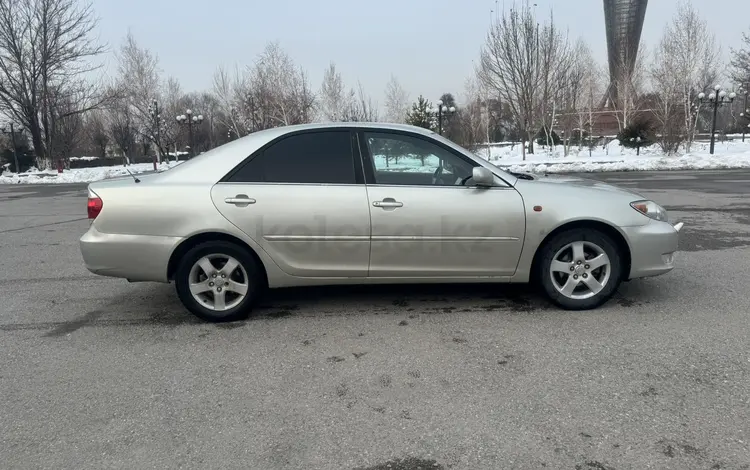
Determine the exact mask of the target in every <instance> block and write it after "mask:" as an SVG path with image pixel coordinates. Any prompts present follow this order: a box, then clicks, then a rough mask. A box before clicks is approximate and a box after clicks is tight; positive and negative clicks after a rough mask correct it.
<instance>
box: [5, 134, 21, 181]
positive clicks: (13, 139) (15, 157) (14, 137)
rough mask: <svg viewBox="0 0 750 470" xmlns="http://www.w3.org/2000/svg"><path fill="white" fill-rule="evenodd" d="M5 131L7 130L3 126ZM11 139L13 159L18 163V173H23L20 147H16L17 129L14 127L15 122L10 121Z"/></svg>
mask: <svg viewBox="0 0 750 470" xmlns="http://www.w3.org/2000/svg"><path fill="white" fill-rule="evenodd" d="M2 131H3V133H6V132H7V131H6V130H5V128H4V127H3V129H2ZM10 141H11V143H12V144H13V160H14V161H15V163H16V174H18V173H21V167H20V166H19V165H18V148H17V147H16V131H15V129H13V123H12V122H11V123H10Z"/></svg>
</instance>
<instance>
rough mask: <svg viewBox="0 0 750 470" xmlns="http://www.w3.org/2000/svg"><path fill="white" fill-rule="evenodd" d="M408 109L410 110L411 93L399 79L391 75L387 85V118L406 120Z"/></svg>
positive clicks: (388, 119) (392, 120)
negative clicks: (407, 91)
mask: <svg viewBox="0 0 750 470" xmlns="http://www.w3.org/2000/svg"><path fill="white" fill-rule="evenodd" d="M407 111H409V94H408V93H406V90H404V88H403V87H402V86H401V83H399V81H398V79H397V78H396V77H395V76H394V75H391V78H390V80H388V84H387V85H386V86H385V120H386V121H387V122H395V123H403V122H406V113H407Z"/></svg>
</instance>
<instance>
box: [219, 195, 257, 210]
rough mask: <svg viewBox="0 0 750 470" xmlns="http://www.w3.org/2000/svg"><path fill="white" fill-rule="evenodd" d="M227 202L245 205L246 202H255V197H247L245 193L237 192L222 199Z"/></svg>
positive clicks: (240, 205)
mask: <svg viewBox="0 0 750 470" xmlns="http://www.w3.org/2000/svg"><path fill="white" fill-rule="evenodd" d="M224 202H226V203H227V204H234V205H235V206H239V207H245V206H247V205H248V204H255V199H253V198H251V197H247V194H238V195H236V196H235V197H228V198H225V199H224Z"/></svg>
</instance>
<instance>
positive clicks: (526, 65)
mask: <svg viewBox="0 0 750 470" xmlns="http://www.w3.org/2000/svg"><path fill="white" fill-rule="evenodd" d="M566 51H567V39H566V38H564V37H563V35H562V34H561V32H560V31H559V30H558V29H557V28H556V27H555V24H554V21H553V19H552V16H551V15H550V21H549V22H548V23H546V24H544V25H541V26H540V25H539V23H537V19H536V17H535V16H534V14H533V12H532V10H531V9H530V8H529V7H528V6H524V7H522V8H521V9H520V10H515V9H514V10H511V11H510V12H508V13H503V15H502V17H501V18H500V19H499V20H498V22H497V23H495V24H493V26H492V28H491V29H490V32H489V34H488V36H487V40H486V43H485V46H484V47H483V49H482V53H481V65H480V66H479V68H478V70H477V73H478V76H479V78H480V79H481V81H482V82H483V84H484V86H486V87H487V88H488V89H489V90H491V93H492V94H494V95H496V96H498V97H499V98H500V100H501V101H502V102H503V103H505V104H507V105H508V106H509V107H510V110H511V112H512V114H513V117H514V118H515V120H516V123H517V127H518V129H519V130H520V132H521V134H522V135H523V136H524V139H525V140H528V142H529V151H530V152H533V149H534V147H533V140H534V135H535V134H536V130H537V129H538V127H537V126H538V124H540V123H543V122H544V120H546V119H547V117H548V109H549V107H550V105H551V104H552V100H551V99H550V98H551V97H552V96H554V95H555V87H557V86H559V82H557V78H558V76H559V75H558V74H559V72H560V70H562V63H564V61H565V56H566ZM523 158H524V159H526V150H525V146H524V147H523Z"/></svg>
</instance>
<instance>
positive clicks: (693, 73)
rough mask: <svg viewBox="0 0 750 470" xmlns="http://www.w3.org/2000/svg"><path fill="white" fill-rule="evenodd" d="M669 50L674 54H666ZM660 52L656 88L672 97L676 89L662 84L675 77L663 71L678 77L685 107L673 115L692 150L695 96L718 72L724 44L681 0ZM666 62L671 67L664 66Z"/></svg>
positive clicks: (692, 8)
mask: <svg viewBox="0 0 750 470" xmlns="http://www.w3.org/2000/svg"><path fill="white" fill-rule="evenodd" d="M667 54H669V55H670V56H671V57H665V56H666V55H667ZM657 55H658V56H659V57H658V58H657V59H656V61H655V64H656V76H655V77H654V79H655V81H656V83H655V85H656V91H657V92H658V93H659V94H664V95H665V98H664V99H673V98H674V97H673V96H669V95H670V94H672V93H674V90H672V89H671V88H667V89H662V86H667V85H669V82H671V80H672V79H669V78H667V77H665V76H664V74H666V73H669V74H670V75H671V76H672V77H674V78H673V79H674V80H676V84H675V86H676V87H677V93H678V95H679V100H680V106H681V108H682V110H681V112H680V113H679V116H673V117H677V118H679V119H681V120H682V126H681V128H682V131H681V132H683V133H685V135H686V139H685V145H686V151H688V152H689V151H690V146H691V144H692V142H693V139H694V138H695V132H696V127H697V120H696V119H695V117H696V115H697V113H695V112H694V111H695V110H694V108H693V107H694V103H695V101H696V100H695V98H696V96H697V94H698V93H699V92H700V91H702V90H704V89H705V88H706V87H708V86H710V85H711V84H712V83H713V80H715V79H716V77H717V76H718V69H719V66H720V59H719V58H720V56H721V48H720V47H719V45H718V44H717V42H716V37H715V35H714V34H713V33H712V32H711V31H710V29H709V27H708V24H707V23H706V21H705V20H704V19H703V18H702V17H701V15H700V13H699V12H698V11H697V10H696V9H695V8H694V7H693V6H692V4H691V3H690V2H689V1H688V0H680V2H679V4H678V6H677V13H676V14H675V16H674V18H673V19H672V22H671V24H669V25H667V27H666V28H665V30H664V35H663V37H662V40H661V43H660V44H659V50H658V53H657ZM666 66H668V67H670V69H664V67H666ZM665 81H666V82H667V83H665ZM662 101H663V100H662ZM662 104H663V103H662ZM663 111H665V110H664V109H663V108H662V109H660V112H663ZM670 114H671V113H670ZM671 125H672V124H671V123H670V126H671Z"/></svg>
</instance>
